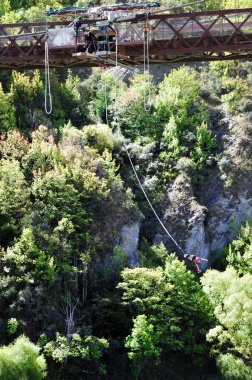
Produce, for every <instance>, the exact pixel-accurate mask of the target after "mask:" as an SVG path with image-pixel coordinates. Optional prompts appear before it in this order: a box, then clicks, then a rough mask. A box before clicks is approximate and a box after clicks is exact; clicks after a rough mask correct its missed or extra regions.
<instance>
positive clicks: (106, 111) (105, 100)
mask: <svg viewBox="0 0 252 380" xmlns="http://www.w3.org/2000/svg"><path fill="white" fill-rule="evenodd" d="M104 102H105V113H106V123H107V125H109V119H108V97H107V79H106V73H105V75H104Z"/></svg>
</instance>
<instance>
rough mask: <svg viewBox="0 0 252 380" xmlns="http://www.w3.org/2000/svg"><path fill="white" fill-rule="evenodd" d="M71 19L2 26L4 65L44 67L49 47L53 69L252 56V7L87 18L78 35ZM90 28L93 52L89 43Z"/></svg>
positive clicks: (0, 62) (1, 61)
mask: <svg viewBox="0 0 252 380" xmlns="http://www.w3.org/2000/svg"><path fill="white" fill-rule="evenodd" d="M69 23H70V21H57V22H47V23H42V22H34V23H19V24H0V69H2V70H3V69H11V70H12V69H18V70H20V69H34V68H39V69H40V68H44V65H45V46H48V57H49V62H50V66H51V67H92V66H100V65H104V64H106V65H115V64H116V62H118V64H120V65H126V66H136V65H142V64H144V63H145V62H149V63H150V64H156V63H174V62H197V61H201V62H203V61H214V60H228V59H244V60H250V59H251V58H252V8H246V9H229V10H217V11H202V12H186V13H177V14H170V13H162V14H155V13H154V14H148V13H142V14H138V15H137V14H136V15H132V16H128V17H121V18H118V19H117V20H115V21H113V22H109V21H108V20H104V19H97V20H83V28H81V29H80V30H79V32H78V36H76V32H75V30H74V29H73V27H68V26H69ZM90 29H92V30H94V29H95V30H94V33H95V37H96V39H95V49H94V51H93V52H89V51H88V49H87V43H86V42H87V35H88V31H89V30H90Z"/></svg>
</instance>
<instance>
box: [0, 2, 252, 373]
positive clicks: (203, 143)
mask: <svg viewBox="0 0 252 380" xmlns="http://www.w3.org/2000/svg"><path fill="white" fill-rule="evenodd" d="M72 3H73V2H72ZM87 3H88V2H87V1H84V2H81V1H79V2H78V4H80V5H83V4H87ZM169 4H170V3H169ZM174 4H178V2H177V1H176V2H175V1H174ZM64 5H67V4H66V1H60V2H57V1H51V0H39V1H37V2H36V3H35V2H34V1H32V0H23V1H22V2H21V3H20V2H18V1H16V0H15V1H14V0H10V1H8V0H4V1H3V4H2V7H1V10H0V17H1V21H2V22H18V21H28V20H29V21H31V20H36V21H39V20H40V21H44V16H43V14H44V10H45V9H46V8H47V7H50V6H53V7H61V6H64ZM240 5H241V6H249V5H250V4H248V1H247V0H244V1H243V2H242V3H241V4H240ZM206 6H207V8H208V9H213V8H217V7H220V3H218V4H217V2H216V1H215V0H212V1H208V2H207V4H206ZM21 7H22V8H21ZM224 7H225V8H228V7H231V8H232V7H235V4H234V2H233V1H231V0H230V1H229V0H227V1H225V2H224ZM86 74H87V73H86V72H85V71H84V70H79V69H78V70H74V69H73V70H68V71H64V70H51V90H52V95H53V111H52V114H51V115H50V116H48V115H46V114H45V112H44V74H43V72H39V71H25V72H22V73H20V72H16V71H13V72H12V73H0V78H1V84H0V100H1V109H0V132H1V135H0V220H1V223H0V310H1V315H0V328H1V338H0V344H1V346H2V347H1V348H0V379H1V380H2V379H3V380H8V379H24V380H26V379H27V380H28V379H29V380H30V379H36V380H37V379H42V378H45V377H46V376H48V377H47V378H48V379H52V380H54V379H55V380H58V379H69V380H71V379H77V378H83V377H85V378H86V379H88V380H93V379H95V380H98V379H110V380H116V379H118V378H120V379H127V380H128V379H134V378H138V379H146V380H149V379H151V380H153V379H157V380H158V379H161V378H164V377H166V378H176V380H180V379H183V378H188V379H190V378H191V377H190V376H193V378H194V379H198V378H201V375H202V376H203V374H204V376H207V375H209V378H211V371H213V372H214V376H215V377H216V378H218V376H220V378H223V379H229V380H231V379H232V380H236V379H241V380H243V379H244V380H247V379H250V378H251V377H252V364H251V350H252V338H251V336H252V331H251V325H252V321H251V315H252V310H251V308H252V293H251V290H250V289H251V285H252V283H251V281H252V280H251V275H252V273H251V252H252V248H251V247H252V241H251V236H252V230H251V228H252V227H251V224H250V223H249V222H247V223H246V224H245V225H243V226H242V227H241V230H240V232H239V233H238V234H237V236H236V237H235V239H234V240H233V242H231V243H230V245H229V247H228V254H227V257H226V267H225V268H223V271H218V270H217V269H212V270H208V271H206V273H205V274H204V275H203V276H202V277H201V280H200V281H199V279H198V277H197V276H196V275H195V273H194V272H195V271H194V268H193V266H190V265H187V264H188V261H187V262H186V263H185V262H183V261H182V260H181V255H180V252H176V254H171V252H172V251H174V246H171V245H172V244H171V242H170V241H169V240H167V242H166V245H165V246H164V245H162V244H161V245H158V244H156V245H152V244H153V238H154V237H156V241H157V240H158V237H159V232H160V230H159V229H158V226H157V224H156V221H155V220H154V219H153V215H152V212H151V210H150V208H149V205H148V204H147V202H146V200H145V198H144V197H143V194H142V192H141V191H140V189H139V187H138V186H137V184H136V181H135V177H134V173H132V169H131V167H130V163H129V160H128V156H127V152H126V150H125V146H127V150H128V152H129V154H130V157H131V159H132V161H133V163H134V165H135V167H136V170H137V173H138V175H139V177H140V179H141V181H142V183H143V187H144V189H145V191H146V192H147V193H148V195H149V196H150V198H151V200H152V202H153V204H154V206H155V207H156V208H157V210H158V212H159V213H160V215H164V218H166V219H167V220H166V221H167V223H170V225H172V224H173V222H174V220H175V219H176V218H175V217H178V215H180V213H181V212H182V211H183V209H184V208H185V206H186V205H185V202H186V197H187V195H186V196H185V197H184V195H183V196H181V197H180V198H179V199H178V201H179V202H180V204H179V205H178V210H176V213H177V214H176V215H175V216H174V215H173V217H170V215H166V214H165V213H166V210H165V204H166V202H167V198H169V197H170V198H172V195H171V194H168V196H167V189H170V188H171V187H172V186H173V184H174V183H175V182H176V180H177V182H176V184H177V186H178V187H184V186H185V187H186V189H187V190H188V192H187V193H186V194H189V196H190V198H191V199H193V200H195V199H196V198H198V199H197V200H198V201H199V203H200V202H202V203H200V204H202V205H203V198H202V197H201V194H200V192H201V189H202V184H203V185H204V179H205V178H209V177H211V176H212V175H216V176H217V179H218V181H219V182H221V181H224V183H225V186H226V188H227V187H229V188H230V186H231V185H232V184H233V183H235V181H236V183H237V182H239V178H240V177H239V176H240V175H241V172H242V173H248V174H249V173H250V172H251V156H250V155H249V153H248V152H247V151H246V147H247V146H248V136H250V133H251V131H250V130H249V120H250V119H249V118H250V117H251V115H250V113H251V110H252V108H251V96H252V94H251V78H252V65H251V64H250V63H249V62H239V63H237V62H232V61H230V62H229V61H222V62H214V63H211V64H210V65H209V66H206V65H205V66H204V67H201V68H200V69H199V68H197V69H194V68H192V67H190V68H189V67H185V66H179V67H177V68H173V69H172V70H171V71H170V72H169V73H168V74H166V75H165V77H164V79H163V80H162V81H160V82H159V83H158V84H157V83H156V78H155V77H153V76H149V77H148V76H147V73H145V74H140V73H139V72H135V73H134V75H133V74H132V76H131V77H130V78H129V80H126V81H123V80H121V79H120V78H118V77H117V75H118V73H116V72H115V71H112V70H111V71H109V70H104V69H94V70H93V71H92V72H91V73H90V75H88V78H86ZM147 83H148V84H149V85H147ZM149 95H150V99H148V98H149ZM146 108H148V111H146ZM220 113H222V116H220ZM238 114H240V115H245V116H246V122H243V124H242V122H241V121H239V118H238ZM224 116H225V122H226V124H228V126H226V125H225V126H224V127H223V129H224V132H222V125H221V122H223V120H224ZM234 117H236V119H235V120H236V121H237V124H238V126H236V127H235V126H233V125H232V123H231V121H230V120H231V119H232V118H234ZM229 121H230V123H229ZM239 123H240V124H239ZM108 124H109V125H108ZM225 128H226V129H225ZM228 128H229V129H230V130H231V131H232V133H233V134H234V136H235V137H234V138H237V136H238V137H239V139H240V140H241V141H242V149H240V150H237V151H234V152H233V151H230V150H229V146H230V145H231V144H230V141H229V140H227V137H224V138H220V135H221V134H222V135H225V133H226V134H227V129H228ZM235 128H236V129H235ZM230 135H231V133H230ZM230 135H229V136H230ZM229 138H230V137H229ZM225 139H226V140H225ZM220 142H221V144H222V145H221V144H220ZM225 144H226V145H225ZM223 145H224V148H225V149H223ZM179 178H180V179H181V178H183V181H182V180H181V181H179V180H178V179H179ZM171 201H172V200H171ZM200 208H203V206H200ZM202 213H203V212H202ZM194 217H195V216H193V217H192V218H189V227H188V228H192V229H193V218H194ZM197 217H198V218H199V219H200V217H201V216H199V215H196V217H195V219H197ZM169 218H170V220H168V219H169ZM190 223H191V224H190ZM185 224H186V222H185V220H181V222H180V226H179V228H178V231H176V236H178V240H179V242H182V245H183V243H184V241H185V239H184V238H185V237H184V233H185V232H186V225H185ZM202 224H203V221H202ZM139 226H140V227H139ZM139 228H140V234H139V240H140V242H139V243H140V244H139V252H138V253H136V252H135V251H136V249H137V248H136V245H137V243H138V242H137V240H138V231H139ZM132 231H133V232H132ZM134 231H137V232H134ZM133 251H134V252H133ZM178 257H179V258H180V260H179V259H178ZM223 266H224V265H223ZM188 267H190V269H188ZM23 334H25V335H23ZM27 337H29V338H27ZM32 342H33V343H32ZM41 353H42V354H41ZM209 354H210V355H209ZM45 360H46V362H45ZM46 363H47V364H46ZM173 363H174V364H173ZM214 363H216V366H217V368H218V371H219V372H218V374H216V372H215V371H216V369H215V364H214ZM173 366H174V368H175V369H174V368H173ZM47 372H48V375H47ZM195 373H197V374H195ZM197 376H198V377H197Z"/></svg>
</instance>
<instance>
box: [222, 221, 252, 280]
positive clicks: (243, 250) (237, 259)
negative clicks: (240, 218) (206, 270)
mask: <svg viewBox="0 0 252 380" xmlns="http://www.w3.org/2000/svg"><path fill="white" fill-rule="evenodd" d="M227 262H228V263H229V265H231V266H232V267H233V268H235V269H236V271H237V272H238V273H239V274H240V275H243V274H246V273H250V274H252V227H251V226H250V224H249V223H246V225H245V226H242V227H241V231H240V234H239V235H238V238H237V239H236V240H233V241H232V243H231V244H230V245H229V253H228V256H227Z"/></svg>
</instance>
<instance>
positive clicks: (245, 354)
mask: <svg viewBox="0 0 252 380" xmlns="http://www.w3.org/2000/svg"><path fill="white" fill-rule="evenodd" d="M201 282H202V284H203V290H204V291H205V292H206V294H207V295H208V297H209V299H210V301H211V303H212V305H213V307H214V314H215V317H216V319H217V325H216V326H215V327H214V328H213V329H211V330H210V331H209V332H208V334H207V340H208V341H209V342H210V343H211V346H212V347H211V351H212V354H213V355H214V356H216V357H217V363H218V365H219V366H220V367H221V372H222V373H223V374H224V377H225V378H227V379H235V378H236V377H235V376H236V375H235V374H237V373H238V372H239V371H240V370H241V372H240V377H238V378H240V379H244V380H245V379H248V378H249V377H246V376H247V375H246V374H247V373H251V370H252V365H251V352H252V290H251V289H252V275H251V274H248V273H247V274H245V275H244V276H243V277H240V276H239V274H238V273H237V272H236V271H235V269H234V268H231V267H229V268H227V269H226V270H225V272H218V271H217V270H211V271H208V272H206V273H205V275H204V277H202V279H201ZM231 359H234V360H231ZM239 368H240V369H239Z"/></svg>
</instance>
